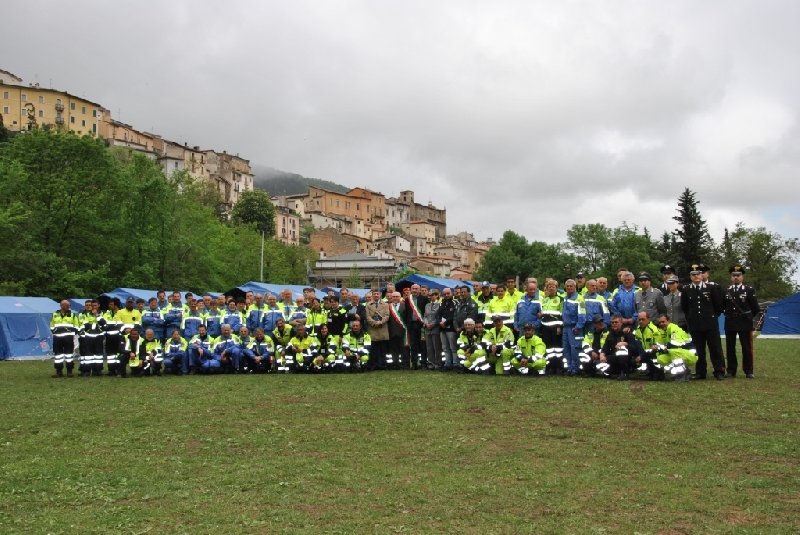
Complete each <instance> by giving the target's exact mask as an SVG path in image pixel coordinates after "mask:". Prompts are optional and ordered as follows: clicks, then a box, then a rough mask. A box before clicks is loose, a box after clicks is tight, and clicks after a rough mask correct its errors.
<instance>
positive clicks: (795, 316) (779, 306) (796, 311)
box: [761, 292, 800, 336]
mask: <svg viewBox="0 0 800 535" xmlns="http://www.w3.org/2000/svg"><path fill="white" fill-rule="evenodd" d="M761 334H762V335H795V336H796V335H800V292H798V293H796V294H794V295H790V296H789V297H787V298H785V299H781V300H780V301H776V302H774V303H772V304H771V305H769V307H767V311H766V312H765V313H764V323H763V324H762V325H761Z"/></svg>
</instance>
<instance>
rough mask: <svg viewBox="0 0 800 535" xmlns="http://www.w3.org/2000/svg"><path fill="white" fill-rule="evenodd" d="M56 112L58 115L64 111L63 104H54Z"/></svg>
mask: <svg viewBox="0 0 800 535" xmlns="http://www.w3.org/2000/svg"><path fill="white" fill-rule="evenodd" d="M56 111H57V112H59V113H61V112H62V111H64V104H63V103H61V102H56Z"/></svg>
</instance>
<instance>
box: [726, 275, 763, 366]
mask: <svg viewBox="0 0 800 535" xmlns="http://www.w3.org/2000/svg"><path fill="white" fill-rule="evenodd" d="M728 271H729V272H730V274H731V285H730V286H729V287H728V289H727V291H726V292H725V345H726V348H725V349H726V352H725V354H726V356H727V363H728V377H736V371H737V370H738V368H739V363H738V361H737V360H736V337H737V336H738V337H739V343H740V344H741V346H742V369H743V370H744V376H745V377H747V378H748V379H753V378H754V377H755V375H753V318H755V317H756V316H757V315H758V313H759V312H760V311H761V308H760V307H759V306H758V299H756V291H755V290H754V289H753V287H752V286H747V285H746V284H745V283H744V267H742V266H741V265H740V264H736V265H735V266H733V267H731V268H730V270H728Z"/></svg>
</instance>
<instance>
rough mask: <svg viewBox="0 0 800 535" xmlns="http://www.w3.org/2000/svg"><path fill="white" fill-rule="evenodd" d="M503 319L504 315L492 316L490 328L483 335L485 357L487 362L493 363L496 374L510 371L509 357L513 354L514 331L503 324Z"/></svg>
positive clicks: (506, 373) (505, 373)
mask: <svg viewBox="0 0 800 535" xmlns="http://www.w3.org/2000/svg"><path fill="white" fill-rule="evenodd" d="M504 320H505V318H504V316H501V315H495V316H493V317H492V328H491V329H488V330H487V331H486V334H484V336H483V340H484V342H485V343H486V348H487V352H486V357H487V358H488V359H489V363H491V364H493V365H494V371H495V373H496V374H497V375H508V374H510V373H511V358H512V357H513V356H514V350H513V347H514V333H513V332H512V331H511V329H510V328H509V327H508V326H506V325H503V321H504Z"/></svg>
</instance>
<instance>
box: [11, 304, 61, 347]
mask: <svg viewBox="0 0 800 535" xmlns="http://www.w3.org/2000/svg"><path fill="white" fill-rule="evenodd" d="M56 310H58V303H56V302H55V301H53V300H52V299H48V298H46V297H0V360H5V359H24V358H42V357H46V356H48V354H49V353H50V350H51V347H50V318H51V317H52V315H53V313H54V312H55V311H56Z"/></svg>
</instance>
